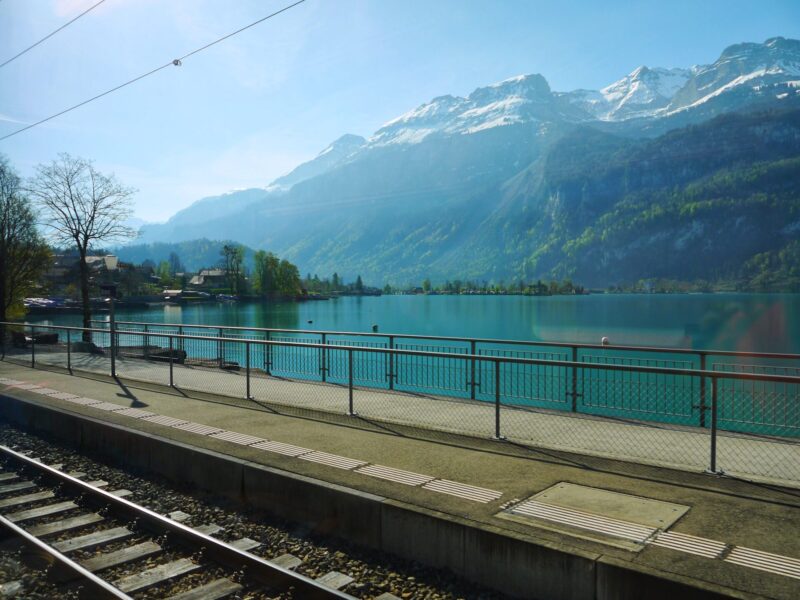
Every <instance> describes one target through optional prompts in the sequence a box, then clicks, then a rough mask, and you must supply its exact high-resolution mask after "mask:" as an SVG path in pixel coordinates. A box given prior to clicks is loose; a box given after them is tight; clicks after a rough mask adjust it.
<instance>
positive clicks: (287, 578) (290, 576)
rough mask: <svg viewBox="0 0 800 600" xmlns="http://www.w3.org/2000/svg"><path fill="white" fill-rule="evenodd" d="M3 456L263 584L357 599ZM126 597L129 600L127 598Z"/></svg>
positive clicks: (49, 470)
mask: <svg viewBox="0 0 800 600" xmlns="http://www.w3.org/2000/svg"><path fill="white" fill-rule="evenodd" d="M0 453H2V454H3V455H5V456H7V457H9V458H11V459H13V460H15V461H17V462H20V463H22V464H24V465H25V466H26V467H28V468H31V469H33V470H36V471H39V472H40V473H42V474H43V475H45V476H47V477H50V478H52V479H55V480H56V481H57V482H58V483H60V484H61V485H62V486H63V487H64V488H65V489H69V490H72V491H74V492H76V493H77V494H78V495H81V496H83V497H84V499H89V501H90V502H92V501H93V502H96V503H98V504H104V505H109V506H111V507H112V509H113V510H114V511H115V512H116V513H117V514H121V515H123V516H125V517H127V518H129V519H131V520H134V519H136V520H137V522H138V523H139V524H142V525H144V526H145V527H147V528H149V529H150V530H152V531H155V532H156V533H163V532H165V531H166V532H169V533H170V534H172V536H173V538H172V539H174V540H177V541H178V542H179V543H182V544H183V545H186V546H187V547H188V548H191V549H194V550H196V549H197V548H203V549H204V556H209V557H210V558H212V560H214V561H215V562H217V563H219V564H222V565H225V566H227V567H230V568H232V569H236V570H239V569H241V568H242V567H247V574H248V576H251V577H254V578H255V579H256V580H258V581H259V582H260V583H263V584H265V585H268V586H272V587H274V588H278V589H288V588H289V587H294V589H295V590H296V591H297V592H298V594H299V597H301V598H310V599H312V600H316V599H320V600H324V599H329V598H343V599H349V600H352V598H353V597H352V596H350V595H348V594H345V593H343V592H340V591H338V590H334V589H332V588H330V587H327V586H325V585H323V584H321V583H318V582H316V581H314V580H313V579H310V578H308V577H306V576H304V575H300V574H299V573H295V572H293V571H290V570H289V569H285V568H283V567H280V566H278V565H276V564H273V563H271V562H269V561H267V560H265V559H263V558H259V557H258V556H255V555H254V554H250V553H249V552H245V551H243V550H238V549H237V548H234V547H233V546H231V545H229V544H226V543H225V542H222V541H220V540H218V539H216V538H213V537H211V536H209V535H206V534H203V533H200V532H199V531H196V530H194V529H192V528H191V527H188V526H186V525H183V524H182V523H178V522H177V521H174V520H172V519H170V518H168V517H165V516H163V515H160V514H158V513H157V512H155V511H152V510H150V509H148V508H145V507H143V506H139V505H138V504H135V503H133V502H130V501H128V500H126V499H125V498H120V497H118V496H115V495H114V494H112V493H110V492H106V491H105V490H102V489H99V488H96V487H94V486H92V485H90V484H88V483H86V482H85V481H81V480H80V479H76V478H75V477H72V476H70V475H67V474H66V473H63V472H61V471H59V470H58V469H54V468H53V467H49V466H47V465H45V464H43V463H40V462H37V461H35V460H33V459H31V458H28V457H27V456H25V455H24V454H20V453H19V452H16V451H15V450H12V449H11V448H8V447H6V446H2V445H0ZM122 597H123V598H127V596H122Z"/></svg>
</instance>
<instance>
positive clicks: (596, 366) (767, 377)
mask: <svg viewBox="0 0 800 600" xmlns="http://www.w3.org/2000/svg"><path fill="white" fill-rule="evenodd" d="M6 324H8V323H0V325H6ZM16 325H17V326H20V324H19V323H17V324H16ZM25 327H35V328H36V329H50V330H73V331H90V332H94V333H101V334H104V335H109V334H110V332H109V330H108V329H85V328H83V327H66V326H61V325H27V324H26V325H25ZM115 334H116V335H132V336H141V337H148V338H153V337H158V338H168V339H169V338H172V339H182V340H200V341H205V342H209V341H210V342H217V343H230V344H255V345H260V346H268V347H290V348H316V349H320V350H328V351H334V352H335V351H339V352H346V351H348V350H352V351H353V352H361V353H371V354H384V355H394V356H423V357H429V358H445V359H451V360H460V361H470V360H474V361H477V362H486V363H503V364H512V365H538V366H545V367H564V368H575V369H584V370H586V369H588V370H593V371H623V372H628V373H653V374H660V375H685V376H691V377H708V378H710V379H738V380H746V381H766V382H772V383H793V384H798V385H800V376H792V375H772V374H767V373H740V372H730V371H708V370H700V369H677V368H674V367H649V366H641V365H616V364H606V363H589V362H576V361H569V360H549V359H543V358H519V357H514V356H491V355H487V354H456V353H448V352H431V351H426V350H403V349H402V348H370V347H367V346H364V347H355V348H354V347H352V346H340V345H336V344H316V343H313V342H283V341H275V340H259V339H249V338H248V339H242V338H226V337H211V336H202V335H187V334H177V333H158V332H153V331H148V332H143V331H115ZM602 348H606V349H616V348H617V346H602ZM163 349H164V350H166V348H163Z"/></svg>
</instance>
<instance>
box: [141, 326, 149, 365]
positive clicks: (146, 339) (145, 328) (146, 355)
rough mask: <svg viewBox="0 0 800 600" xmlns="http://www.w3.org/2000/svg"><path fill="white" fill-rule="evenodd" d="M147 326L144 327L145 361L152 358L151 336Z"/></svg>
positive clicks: (143, 349) (143, 350) (143, 351)
mask: <svg viewBox="0 0 800 600" xmlns="http://www.w3.org/2000/svg"><path fill="white" fill-rule="evenodd" d="M147 331H148V329H147V325H145V326H144V338H143V341H144V348H142V353H143V354H144V357H145V359H148V358H150V336H149V335H147Z"/></svg>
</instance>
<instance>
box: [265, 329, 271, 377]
mask: <svg viewBox="0 0 800 600" xmlns="http://www.w3.org/2000/svg"><path fill="white" fill-rule="evenodd" d="M270 337H271V335H270V332H269V331H267V339H266V341H269V340H270ZM266 350H267V353H266V359H265V361H264V370H265V371H266V372H267V375H272V344H267V348H266Z"/></svg>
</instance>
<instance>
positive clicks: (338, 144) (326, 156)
mask: <svg viewBox="0 0 800 600" xmlns="http://www.w3.org/2000/svg"><path fill="white" fill-rule="evenodd" d="M366 141H367V140H365V139H364V138H363V137H361V136H360V135H353V134H352V133H347V134H345V135H343V136H342V137H340V138H338V139H337V140H336V141H334V142H333V143H332V144H331V145H330V146H328V147H327V148H325V149H324V150H323V151H322V152H320V153H319V154H317V156H316V157H315V158H313V159H311V160H310V161H308V162H304V163H303V164H301V165H299V166H297V167H295V168H294V169H293V170H292V171H291V172H290V173H287V174H286V175H283V176H282V177H278V179H276V180H275V181H273V182H272V183H271V184H270V189H276V190H284V191H285V190H288V189H289V188H291V187H292V186H293V185H295V184H297V183H300V182H301V181H305V180H306V179H311V178H312V177H316V176H317V175H321V174H322V173H324V172H325V171H328V170H330V169H332V168H334V167H336V166H338V165H340V164H342V163H344V162H346V161H347V160H349V159H350V158H351V157H352V156H354V155H355V154H356V153H358V151H359V150H361V148H363V147H364V144H365V143H366Z"/></svg>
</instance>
